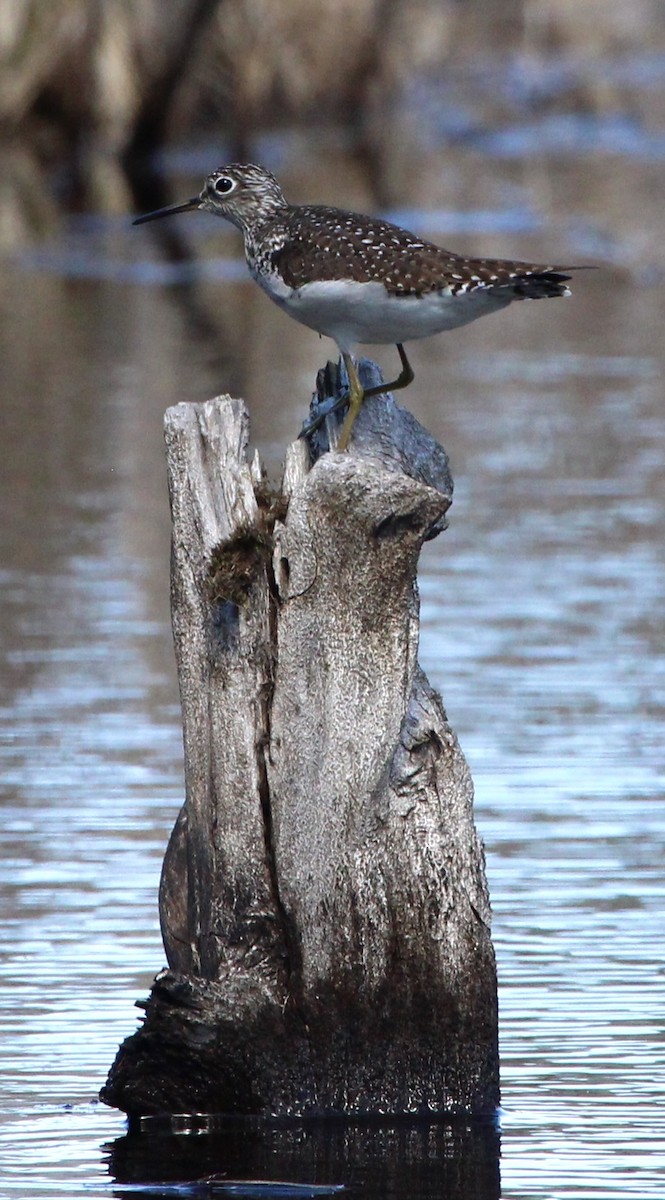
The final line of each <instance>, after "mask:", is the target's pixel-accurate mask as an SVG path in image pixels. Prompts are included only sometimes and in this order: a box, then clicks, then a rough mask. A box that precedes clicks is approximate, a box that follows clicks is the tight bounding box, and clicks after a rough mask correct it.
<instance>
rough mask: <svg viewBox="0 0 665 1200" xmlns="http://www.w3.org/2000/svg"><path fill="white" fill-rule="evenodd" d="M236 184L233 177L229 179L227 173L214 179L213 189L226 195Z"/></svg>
mask: <svg viewBox="0 0 665 1200" xmlns="http://www.w3.org/2000/svg"><path fill="white" fill-rule="evenodd" d="M235 185H236V181H235V179H229V177H228V175H222V176H221V178H220V179H216V180H215V191H216V192H219V193H220V195H222V196H226V195H227V194H228V192H232V191H233V189H234V187H235Z"/></svg>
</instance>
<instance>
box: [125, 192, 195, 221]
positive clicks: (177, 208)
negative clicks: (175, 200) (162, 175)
mask: <svg viewBox="0 0 665 1200" xmlns="http://www.w3.org/2000/svg"><path fill="white" fill-rule="evenodd" d="M199 204H200V200H199V197H198V196H194V197H193V198H192V199H191V200H185V203H184V204H168V205H167V207H166V208H157V209H155V212H151V213H144V214H143V216H142V217H137V218H136V220H135V221H132V225H144V224H145V222H146V221H156V220H157V218H158V217H171V216H173V214H174V213H179V212H191V211H192V209H195V208H198V207H199Z"/></svg>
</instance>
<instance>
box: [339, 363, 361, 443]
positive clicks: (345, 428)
mask: <svg viewBox="0 0 665 1200" xmlns="http://www.w3.org/2000/svg"><path fill="white" fill-rule="evenodd" d="M342 358H343V359H344V366H345V367H346V373H347V375H348V377H349V411H348V413H347V414H346V417H345V418H344V424H343V425H342V432H341V433H340V435H339V441H338V443H337V449H338V450H346V448H347V446H348V444H349V438H350V437H351V430H352V429H353V426H354V425H355V423H356V417H357V416H358V413H359V412H360V409H361V407H362V402H363V400H364V398H365V392H364V391H363V385H362V384H361V382H360V380H359V379H358V372H357V371H356V367H355V363H354V361H353V359H352V358H351V355H350V354H347V353H346V352H344V353H343V354H342Z"/></svg>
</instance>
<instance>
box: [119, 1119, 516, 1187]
mask: <svg viewBox="0 0 665 1200" xmlns="http://www.w3.org/2000/svg"><path fill="white" fill-rule="evenodd" d="M498 1150H499V1134H498V1130H497V1128H496V1126H495V1125H494V1124H493V1123H492V1122H476V1123H473V1124H472V1123H465V1122H462V1123H459V1124H450V1123H449V1122H432V1121H420V1120H418V1121H410V1120H401V1121H393V1122H390V1121H386V1120H381V1121H379V1120H377V1121H373V1122H359V1123H355V1122H346V1121H341V1120H340V1121H335V1120H327V1121H306V1122H283V1123H280V1124H271V1123H270V1122H259V1121H254V1122H253V1121H250V1120H247V1119H243V1120H235V1121H233V1120H224V1119H223V1118H222V1119H218V1120H217V1121H216V1122H215V1127H214V1128H213V1130H212V1131H208V1129H207V1128H206V1123H205V1122H203V1124H202V1126H200V1127H199V1128H198V1129H197V1126H196V1124H195V1123H194V1122H192V1123H191V1124H189V1123H188V1122H187V1121H186V1119H185V1121H184V1122H183V1129H182V1131H181V1132H180V1133H179V1134H173V1133H170V1132H169V1131H168V1130H165V1129H164V1126H163V1124H162V1127H161V1129H160V1126H159V1124H157V1127H156V1128H155V1125H154V1123H151V1122H148V1124H147V1127H146V1128H144V1129H143V1131H142V1132H141V1133H136V1134H129V1135H128V1136H127V1137H124V1138H120V1139H118V1140H117V1141H116V1142H114V1143H113V1144H112V1145H111V1146H109V1147H107V1154H108V1163H109V1170H110V1172H111V1173H112V1175H113V1176H114V1178H115V1179H116V1180H117V1181H119V1182H125V1183H126V1182H136V1183H139V1184H140V1183H146V1182H151V1181H165V1180H171V1181H175V1180H180V1181H182V1180H200V1179H205V1178H206V1176H210V1175H218V1174H222V1175H223V1176H225V1177H226V1179H231V1180H243V1179H252V1180H283V1181H286V1180H288V1181H290V1182H292V1183H296V1184H314V1185H319V1186H324V1185H330V1184H337V1185H340V1184H343V1185H344V1187H345V1190H348V1191H349V1192H350V1193H351V1194H352V1195H362V1196H367V1197H368V1198H369V1197H390V1196H395V1197H405V1198H406V1197H408V1196H418V1197H420V1198H422V1200H434V1198H435V1197H437V1198H438V1197H441V1196H445V1197H446V1200H496V1198H498V1196H499V1192H500V1184H499V1155H498ZM342 1194H344V1193H342Z"/></svg>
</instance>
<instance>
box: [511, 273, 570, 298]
mask: <svg viewBox="0 0 665 1200" xmlns="http://www.w3.org/2000/svg"><path fill="white" fill-rule="evenodd" d="M568 269H570V268H568ZM573 269H574V268H573ZM570 278H571V276H570V275H564V274H563V272H561V271H534V272H533V273H532V274H527V273H525V274H524V275H516V276H515V277H514V279H512V280H511V282H510V285H509V286H510V290H511V291H512V293H513V295H514V297H515V299H516V300H546V299H547V298H548V297H550V296H570V288H569V287H568V286H567V284H568V280H569V279H570ZM505 286H506V285H505V284H504V287H505ZM501 290H503V288H502V289H501Z"/></svg>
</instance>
